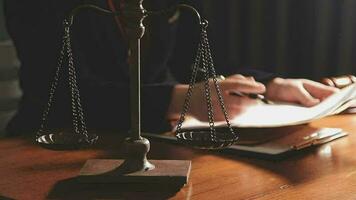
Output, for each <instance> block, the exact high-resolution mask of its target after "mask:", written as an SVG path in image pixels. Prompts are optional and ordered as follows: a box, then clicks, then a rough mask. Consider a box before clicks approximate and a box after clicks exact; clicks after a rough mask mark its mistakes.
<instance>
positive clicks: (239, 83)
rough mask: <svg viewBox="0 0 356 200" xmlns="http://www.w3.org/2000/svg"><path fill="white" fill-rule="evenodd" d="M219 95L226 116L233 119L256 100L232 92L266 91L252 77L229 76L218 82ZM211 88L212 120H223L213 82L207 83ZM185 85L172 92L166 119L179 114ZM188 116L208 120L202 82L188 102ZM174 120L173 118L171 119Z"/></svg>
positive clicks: (186, 87)
mask: <svg viewBox="0 0 356 200" xmlns="http://www.w3.org/2000/svg"><path fill="white" fill-rule="evenodd" d="M218 84H219V86H220V90H221V94H222V97H223V99H224V104H225V107H226V110H227V112H228V115H229V117H230V118H233V117H234V116H236V115H237V114H239V113H241V112H242V111H243V110H244V108H246V107H247V106H248V105H251V104H255V103H257V101H256V100H253V99H250V98H247V97H240V96H236V95H231V93H233V92H237V91H238V92H242V93H264V92H265V91H266V88H265V86H264V85H263V84H262V83H259V82H256V81H255V79H254V78H253V77H245V76H242V75H239V74H236V75H232V76H229V77H227V78H225V79H224V80H219V81H218ZM209 85H210V88H211V101H212V107H213V110H214V120H216V121H221V120H224V119H225V118H224V115H223V112H222V109H221V107H220V103H219V99H218V96H217V93H216V90H215V87H214V84H213V81H212V80H210V82H209ZM187 89H188V86H187V85H177V86H176V87H175V89H174V90H173V96H172V101H171V105H170V109H169V112H168V117H169V118H171V119H172V116H174V115H175V118H177V114H178V113H180V111H181V109H182V105H183V102H184V98H185V93H186V92H187ZM189 114H190V115H193V116H194V117H195V118H197V119H199V120H203V121H207V120H208V112H207V105H206V98H205V89H204V82H201V83H197V84H196V86H195V88H194V91H193V95H192V97H191V102H190V110H189ZM173 118H174V117H173Z"/></svg>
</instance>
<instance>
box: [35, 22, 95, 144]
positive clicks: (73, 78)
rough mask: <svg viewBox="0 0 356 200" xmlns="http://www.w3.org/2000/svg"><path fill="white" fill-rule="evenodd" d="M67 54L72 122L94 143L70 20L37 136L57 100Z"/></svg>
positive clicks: (85, 137) (65, 23) (78, 132)
mask: <svg viewBox="0 0 356 200" xmlns="http://www.w3.org/2000/svg"><path fill="white" fill-rule="evenodd" d="M65 56H67V60H66V61H67V62H68V82H69V88H70V92H71V111H72V117H73V118H72V123H73V128H74V132H75V133H76V134H79V135H82V136H84V141H85V142H86V143H87V144H93V143H94V142H95V141H96V140H97V138H98V137H97V136H96V135H89V133H88V130H87V127H86V123H85V118H84V112H83V108H82V104H81V98H80V92H79V87H78V83H77V75H76V70H75V67H74V59H73V52H72V47H71V40H70V25H69V22H68V20H64V35H63V39H62V48H61V52H60V56H59V59H58V66H57V68H56V72H55V76H54V79H53V82H52V84H51V87H50V94H49V99H48V102H47V104H46V107H45V109H44V112H43V114H42V122H41V125H40V129H39V130H38V131H37V135H36V137H37V139H38V138H39V137H41V136H42V135H43V134H44V129H45V126H46V124H47V121H48V115H49V112H50V109H51V107H52V105H53V103H54V102H55V98H54V97H55V93H56V90H57V86H58V82H59V79H60V71H61V69H62V67H63V60H64V57H65ZM82 139H83V138H80V141H79V143H81V142H83V140H82Z"/></svg>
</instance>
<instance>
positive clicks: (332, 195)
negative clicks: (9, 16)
mask: <svg viewBox="0 0 356 200" xmlns="http://www.w3.org/2000/svg"><path fill="white" fill-rule="evenodd" d="M311 126H313V127H341V128H343V129H344V130H345V131H348V132H349V136H347V137H345V138H341V139H339V140H336V141H333V142H331V143H328V144H325V145H322V146H320V147H318V148H314V149H310V150H308V151H306V152H304V153H303V154H298V155H291V156H290V157H288V158H286V159H284V160H280V161H269V160H262V159H257V158H247V157H243V156H240V155H238V154H226V153H221V152H211V151H210V152H209V151H208V152H207V151H200V150H193V149H190V148H186V147H183V146H179V145H172V144H165V143H160V142H155V141H151V143H152V148H151V151H150V153H149V158H150V159H174V160H182V159H186V160H192V169H191V175H190V178H189V184H187V185H186V186H185V187H184V188H182V189H181V190H179V191H178V192H177V191H176V190H174V188H169V186H167V185H157V186H153V185H146V186H145V187H147V188H146V189H145V188H140V189H138V187H136V186H134V185H122V184H121V185H92V184H91V185H90V184H88V185H86V184H82V183H78V182H77V180H76V177H77V175H78V174H79V171H80V169H81V168H82V166H83V165H84V163H85V162H86V160H88V159H93V158H114V159H117V158H122V153H121V149H120V138H119V137H117V136H114V135H110V134H105V135H102V137H101V138H102V141H100V143H99V144H98V146H97V147H95V148H93V149H87V150H77V151H51V150H46V149H43V148H41V147H39V146H36V145H34V144H33V143H32V142H31V139H30V138H6V139H2V140H0V177H1V178H0V196H3V197H8V198H14V199H46V198H48V199H93V198H96V199H167V198H170V199H250V200H251V199H266V200H270V199H273V200H274V199H322V200H324V199H330V200H334V199H355V198H356V156H355V151H356V134H355V133H356V115H339V116H333V117H329V118H325V119H322V120H318V121H316V122H313V123H312V124H311ZM117 135H119V134H117Z"/></svg>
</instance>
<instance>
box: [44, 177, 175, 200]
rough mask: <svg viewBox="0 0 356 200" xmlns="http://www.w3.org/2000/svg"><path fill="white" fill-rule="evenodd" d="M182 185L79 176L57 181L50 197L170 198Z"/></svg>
mask: <svg viewBox="0 0 356 200" xmlns="http://www.w3.org/2000/svg"><path fill="white" fill-rule="evenodd" d="M181 187H182V185H167V184H117V183H110V184H104V183H101V184H98V183H95V184H94V183H82V182H80V181H79V179H78V178H70V179H65V180H62V181H59V182H57V183H56V184H55V185H54V187H53V188H52V189H51V190H50V192H49V194H48V196H47V198H48V199H168V198H170V197H172V196H174V195H175V194H176V193H177V192H178V191H179V190H180V189H181Z"/></svg>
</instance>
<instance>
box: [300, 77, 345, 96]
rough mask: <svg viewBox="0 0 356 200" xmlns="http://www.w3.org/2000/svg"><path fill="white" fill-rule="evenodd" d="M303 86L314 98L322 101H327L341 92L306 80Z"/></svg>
mask: <svg viewBox="0 0 356 200" xmlns="http://www.w3.org/2000/svg"><path fill="white" fill-rule="evenodd" d="M303 86H304V87H305V89H306V90H307V91H308V92H309V93H310V94H311V95H312V96H313V97H315V98H318V99H320V100H323V99H325V98H326V97H328V96H330V95H332V94H334V93H335V92H337V91H338V90H339V89H337V88H334V87H330V86H327V85H324V84H321V83H318V82H315V81H310V80H304V81H303Z"/></svg>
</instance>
